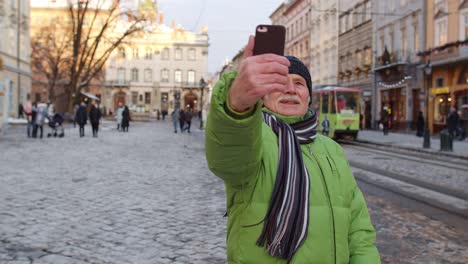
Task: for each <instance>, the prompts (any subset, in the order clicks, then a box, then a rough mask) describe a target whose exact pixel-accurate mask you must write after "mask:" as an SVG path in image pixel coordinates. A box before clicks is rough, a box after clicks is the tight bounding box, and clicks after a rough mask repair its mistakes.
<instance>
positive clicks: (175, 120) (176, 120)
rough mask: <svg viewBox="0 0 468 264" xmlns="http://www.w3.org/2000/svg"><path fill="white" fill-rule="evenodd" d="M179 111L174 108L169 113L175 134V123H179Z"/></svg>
mask: <svg viewBox="0 0 468 264" xmlns="http://www.w3.org/2000/svg"><path fill="white" fill-rule="evenodd" d="M179 113H180V111H179V109H174V111H172V113H171V118H172V124H173V125H174V133H176V134H177V125H178V124H179V118H180V114H179ZM181 132H182V131H181Z"/></svg>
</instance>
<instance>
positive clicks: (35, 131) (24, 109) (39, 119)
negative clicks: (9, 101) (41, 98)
mask: <svg viewBox="0 0 468 264" xmlns="http://www.w3.org/2000/svg"><path fill="white" fill-rule="evenodd" d="M54 112H55V110H54V105H53V104H51V103H48V104H45V103H40V102H34V103H31V102H30V101H28V102H26V103H25V105H24V106H23V105H22V104H20V105H19V116H20V117H23V116H26V120H27V128H26V129H27V135H28V137H29V138H31V137H32V138H43V136H44V124H45V123H46V120H48V119H52V117H53V116H54V114H55V113H54ZM49 122H50V121H49Z"/></svg>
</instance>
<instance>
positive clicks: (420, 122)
mask: <svg viewBox="0 0 468 264" xmlns="http://www.w3.org/2000/svg"><path fill="white" fill-rule="evenodd" d="M423 135H424V116H423V112H422V111H419V113H418V119H417V120H416V136H418V137H422V136H423Z"/></svg>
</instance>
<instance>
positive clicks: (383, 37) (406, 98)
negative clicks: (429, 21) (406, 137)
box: [373, 0, 424, 130]
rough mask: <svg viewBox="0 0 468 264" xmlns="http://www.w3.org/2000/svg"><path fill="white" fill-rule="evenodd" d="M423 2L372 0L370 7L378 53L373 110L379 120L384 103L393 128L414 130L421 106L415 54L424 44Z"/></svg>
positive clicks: (420, 89)
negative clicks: (372, 14) (372, 3)
mask: <svg viewBox="0 0 468 264" xmlns="http://www.w3.org/2000/svg"><path fill="white" fill-rule="evenodd" d="M423 2H424V1H410V0H405V1H375V4H374V8H373V10H374V13H375V14H376V15H375V16H374V19H373V21H374V28H375V34H374V47H375V48H376V53H377V54H376V57H375V63H374V68H373V72H374V74H375V78H376V79H375V83H374V85H375V97H374V98H375V102H374V103H375V104H374V109H373V113H375V115H374V116H375V117H376V118H377V119H378V118H379V117H380V113H381V111H382V109H383V108H384V107H385V106H386V107H387V108H388V109H389V111H390V116H391V129H393V130H407V129H415V128H416V120H417V116H418V113H419V111H422V110H423V107H424V100H423V96H422V95H423V94H424V82H423V81H424V79H423V75H422V71H421V69H420V68H418V65H419V64H420V61H421V58H420V57H419V56H418V55H417V53H418V52H419V51H420V49H421V48H422V47H423V46H424V12H423V8H424V7H423ZM392 14H398V15H392ZM377 119H376V120H375V121H377Z"/></svg>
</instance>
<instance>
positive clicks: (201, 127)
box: [200, 77, 206, 129]
mask: <svg viewBox="0 0 468 264" xmlns="http://www.w3.org/2000/svg"><path fill="white" fill-rule="evenodd" d="M205 85H206V82H205V80H204V79H203V77H202V78H201V79H200V91H201V96H200V129H203V91H204V90H205Z"/></svg>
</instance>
